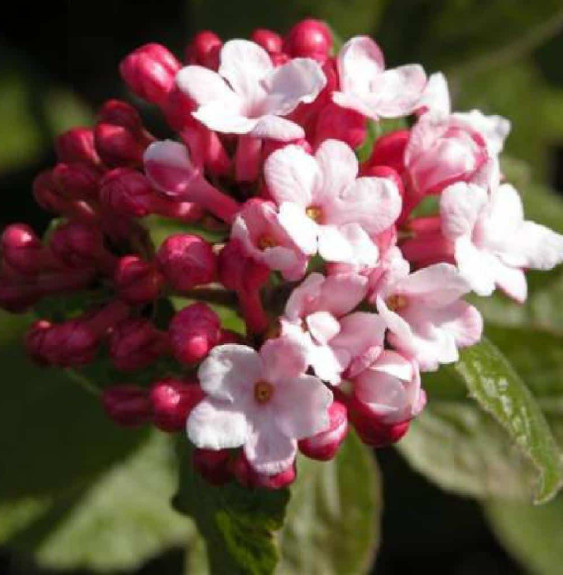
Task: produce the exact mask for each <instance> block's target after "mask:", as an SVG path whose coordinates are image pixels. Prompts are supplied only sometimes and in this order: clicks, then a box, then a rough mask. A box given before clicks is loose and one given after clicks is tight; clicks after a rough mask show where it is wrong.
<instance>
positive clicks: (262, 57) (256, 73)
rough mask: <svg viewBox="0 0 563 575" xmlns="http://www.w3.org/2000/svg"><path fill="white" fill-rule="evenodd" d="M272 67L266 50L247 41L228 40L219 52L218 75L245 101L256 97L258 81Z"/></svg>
mask: <svg viewBox="0 0 563 575" xmlns="http://www.w3.org/2000/svg"><path fill="white" fill-rule="evenodd" d="M273 67H274V66H273V64H272V60H271V59H270V56H268V53H267V52H266V50H264V49H263V48H262V47H261V46H259V45H258V44H255V43H254V42H249V41H248V40H230V41H229V42H227V43H226V44H225V45H224V46H223V48H222V50H221V63H220V66H219V74H220V75H221V76H223V78H225V79H226V80H228V82H229V84H230V85H231V86H232V88H233V90H234V91H235V92H236V93H237V94H240V95H241V96H242V97H244V98H245V99H250V100H252V99H254V98H255V97H256V96H257V90H258V88H259V84H260V80H262V78H264V76H266V74H267V73H268V72H269V71H270V70H271V69H272V68H273ZM261 92H263V91H262V90H261Z"/></svg>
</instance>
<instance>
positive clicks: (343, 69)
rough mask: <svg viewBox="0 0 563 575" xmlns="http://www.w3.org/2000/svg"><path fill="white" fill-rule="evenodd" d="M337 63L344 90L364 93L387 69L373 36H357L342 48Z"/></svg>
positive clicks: (356, 93) (368, 90)
mask: <svg viewBox="0 0 563 575" xmlns="http://www.w3.org/2000/svg"><path fill="white" fill-rule="evenodd" d="M337 65H338V75H339V78H340V85H341V89H342V92H346V93H348V92H349V93H352V94H355V95H363V94H367V93H369V92H370V90H371V85H372V82H373V80H374V79H375V78H377V77H378V76H379V75H380V74H381V73H382V72H383V70H384V69H385V60H384V58H383V53H382V52H381V49H380V48H379V46H378V45H377V44H376V43H375V42H374V41H373V40H372V39H371V38H369V37H368V36H356V37H354V38H352V39H350V40H348V42H346V44H344V46H342V48H341V49H340V52H339V53H338V62H337Z"/></svg>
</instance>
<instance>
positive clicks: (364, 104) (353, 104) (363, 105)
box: [332, 92, 378, 120]
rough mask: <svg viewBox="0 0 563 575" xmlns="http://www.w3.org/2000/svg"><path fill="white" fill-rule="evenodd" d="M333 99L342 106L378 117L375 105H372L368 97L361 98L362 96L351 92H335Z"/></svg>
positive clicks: (375, 118) (371, 116)
mask: <svg viewBox="0 0 563 575" xmlns="http://www.w3.org/2000/svg"><path fill="white" fill-rule="evenodd" d="M332 101H333V102H334V103H335V104H337V105H338V106H340V107H341V108H346V109H347V110H354V111H356V112H358V113H359V114H362V115H364V116H366V117H367V118H373V119H374V120H377V119H378V118H377V116H376V114H374V112H373V108H374V107H373V106H371V105H370V101H369V100H368V99H367V97H364V98H361V97H360V96H357V95H356V94H352V93H350V92H347V93H344V92H333V93H332Z"/></svg>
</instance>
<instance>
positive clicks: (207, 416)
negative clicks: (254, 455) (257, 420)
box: [186, 398, 249, 450]
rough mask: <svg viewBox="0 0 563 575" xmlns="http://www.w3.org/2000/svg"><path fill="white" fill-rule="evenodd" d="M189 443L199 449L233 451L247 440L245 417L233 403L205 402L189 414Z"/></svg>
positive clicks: (210, 400) (247, 428)
mask: <svg viewBox="0 0 563 575" xmlns="http://www.w3.org/2000/svg"><path fill="white" fill-rule="evenodd" d="M186 430H187V434H188V437H189V438H190V441H191V442H192V443H193V444H194V445H195V446H196V447H199V448H200V449H214V450H219V449H232V448H235V447H240V446H241V445H244V443H245V442H246V441H247V439H248V435H249V427H248V423H247V420H246V416H245V414H244V413H243V412H242V411H239V410H238V408H237V407H236V406H235V405H233V404H232V403H228V402H224V401H220V400H215V399H211V398H207V399H204V400H203V401H201V402H200V403H198V404H197V405H196V407H195V408H194V409H193V410H192V411H191V413H190V416H189V417H188V421H187V424H186Z"/></svg>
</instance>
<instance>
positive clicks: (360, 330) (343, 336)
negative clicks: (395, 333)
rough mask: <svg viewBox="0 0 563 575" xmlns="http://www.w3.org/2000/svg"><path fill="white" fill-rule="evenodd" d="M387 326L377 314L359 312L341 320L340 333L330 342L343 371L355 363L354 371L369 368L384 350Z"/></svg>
mask: <svg viewBox="0 0 563 575" xmlns="http://www.w3.org/2000/svg"><path fill="white" fill-rule="evenodd" d="M385 329H386V324H385V322H384V321H383V319H382V318H381V317H380V316H379V315H377V314H375V313H368V312H361V311H357V312H354V313H351V314H350V315H347V316H345V317H343V318H342V319H341V320H340V333H339V334H338V335H337V336H336V337H334V338H333V339H332V340H331V341H330V347H331V348H332V349H333V350H334V351H335V353H336V355H337V357H338V358H339V360H340V362H341V370H342V371H343V370H345V369H347V368H348V367H350V364H351V363H352V362H354V364H355V365H354V371H358V370H359V368H360V366H361V365H363V366H367V365H368V361H369V360H373V357H374V355H375V356H377V355H379V353H380V351H381V349H382V348H383V337H384V334H385Z"/></svg>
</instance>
